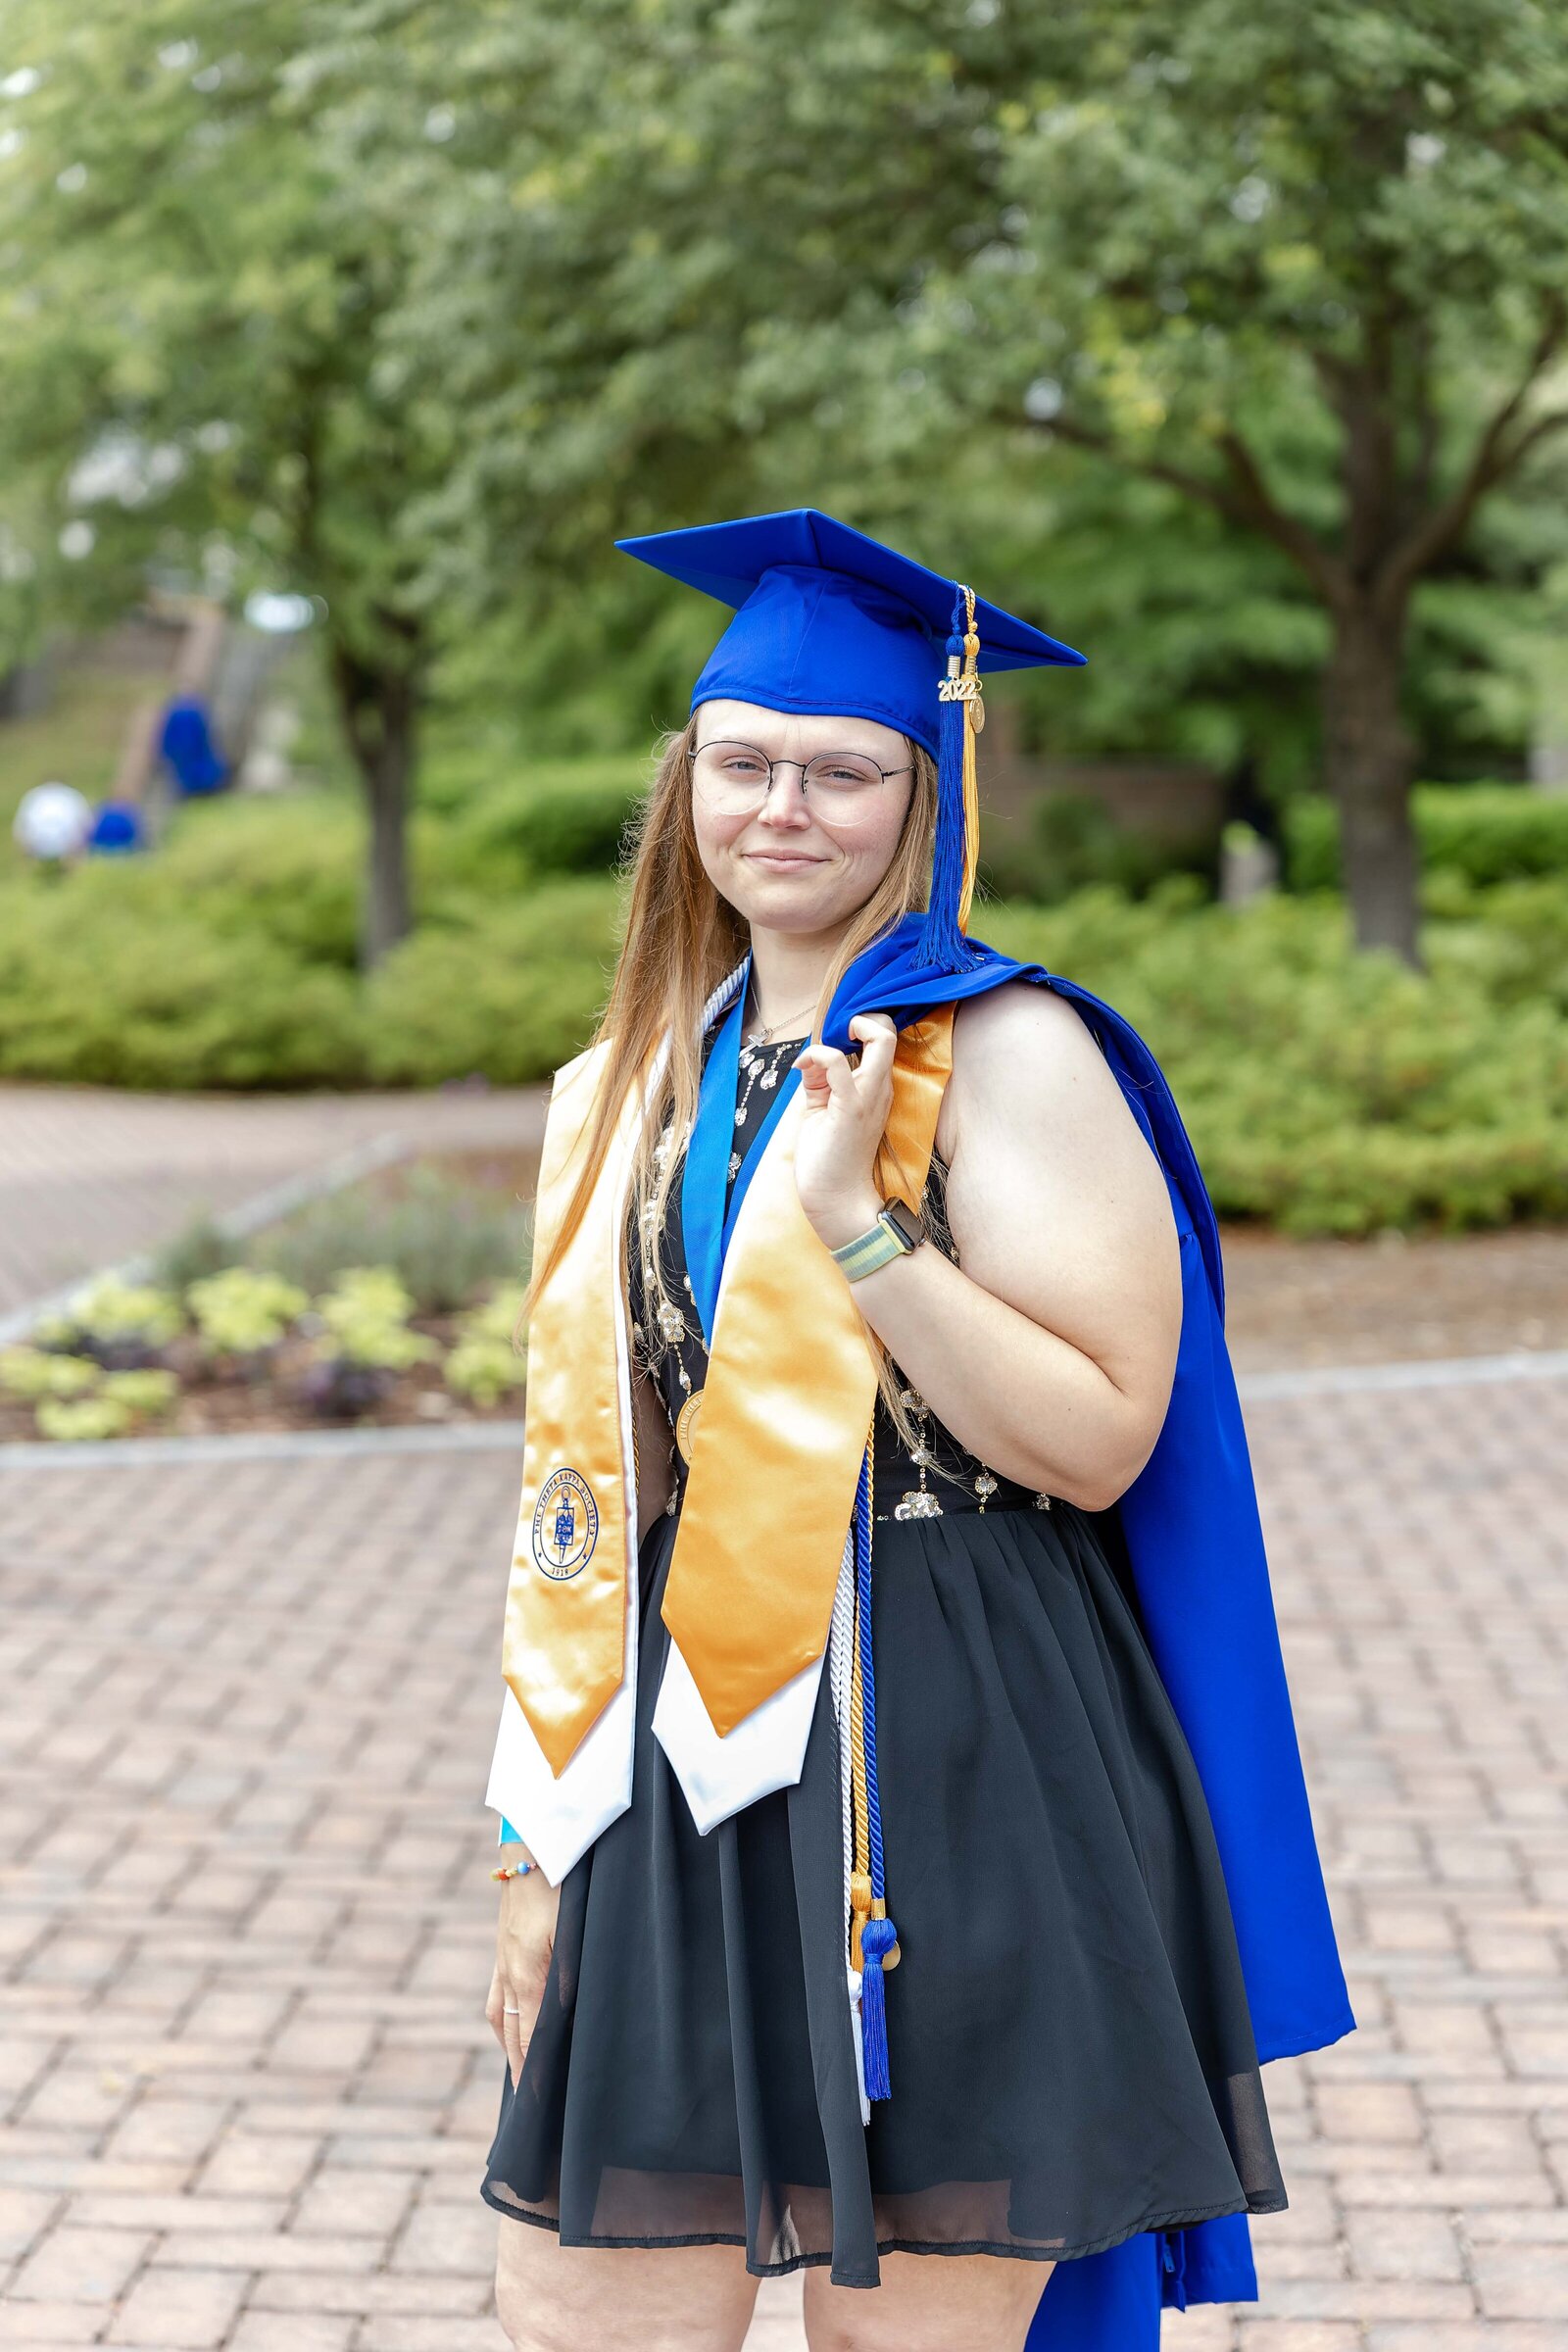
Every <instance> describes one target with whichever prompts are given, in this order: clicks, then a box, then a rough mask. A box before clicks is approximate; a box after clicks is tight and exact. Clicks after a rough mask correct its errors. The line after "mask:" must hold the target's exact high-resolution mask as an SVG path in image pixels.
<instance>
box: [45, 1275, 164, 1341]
mask: <svg viewBox="0 0 1568 2352" xmlns="http://www.w3.org/2000/svg"><path fill="white" fill-rule="evenodd" d="M183 1322H184V1317H183V1315H182V1314H181V1312H180V1306H179V1300H178V1299H175V1298H173V1297H172V1296H171V1295H170V1293H169V1292H167V1291H161V1290H158V1289H155V1288H154V1287H153V1286H152V1285H151V1284H149V1283H131V1282H126V1281H124V1280H123V1277H122V1276H121V1275H119V1274H100V1275H98V1276H96V1277H95V1278H94V1279H93V1280H92V1281H91V1282H87V1283H83V1284H82V1286H81V1288H80V1289H79V1290H76V1291H73V1293H72V1296H71V1298H70V1299H68V1300H67V1302H66V1305H65V1308H64V1310H63V1312H61V1313H60V1314H56V1315H48V1316H45V1317H44V1318H43V1319H42V1320H41V1321H40V1322H39V1323H38V1324H37V1325H36V1327H35V1328H36V1333H37V1337H38V1339H39V1340H40V1341H42V1342H43V1344H44V1345H45V1346H46V1347H54V1348H71V1347H73V1346H83V1345H84V1346H85V1347H86V1348H89V1349H96V1348H113V1347H116V1346H118V1345H120V1344H121V1343H123V1342H127V1341H128V1342H134V1343H137V1344H139V1345H140V1346H142V1347H145V1348H162V1347H165V1346H167V1344H168V1343H169V1341H171V1340H172V1338H173V1337H174V1335H175V1334H176V1332H178V1331H179V1330H180V1329H181V1327H182V1325H183Z"/></svg>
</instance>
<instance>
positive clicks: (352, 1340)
mask: <svg viewBox="0 0 1568 2352" xmlns="http://www.w3.org/2000/svg"><path fill="white" fill-rule="evenodd" d="M413 1309H414V1299H413V1298H412V1297H411V1295H410V1293H409V1292H408V1291H407V1290H406V1289H405V1287H404V1285H403V1283H402V1281H401V1280H400V1278H399V1277H398V1275H397V1274H396V1272H395V1271H394V1270H393V1269H392V1268H391V1267H390V1266H346V1267H345V1268H344V1270H343V1272H342V1273H341V1274H340V1275H339V1276H338V1279H337V1281H336V1282H335V1283H334V1285H333V1286H332V1288H331V1290H329V1291H327V1292H324V1293H323V1294H322V1296H321V1297H320V1298H319V1299H317V1301H316V1305H315V1309H314V1312H315V1315H316V1317H317V1319H318V1320H319V1323H320V1325H321V1327H322V1328H321V1332H320V1336H319V1338H318V1340H317V1342H316V1344H315V1347H314V1348H313V1349H312V1362H311V1365H310V1367H309V1369H308V1371H307V1373H306V1375H305V1384H304V1394H305V1397H306V1399H307V1401H308V1402H309V1403H310V1404H311V1405H312V1406H314V1408H315V1409H316V1411H317V1412H319V1413H323V1414H325V1415H327V1416H328V1417H329V1418H331V1419H334V1420H342V1419H352V1418H353V1417H354V1415H355V1414H357V1413H363V1412H368V1411H369V1410H370V1409H371V1408H372V1407H373V1406H374V1405H376V1404H378V1403H379V1402H380V1401H381V1399H382V1397H385V1396H386V1394H387V1392H388V1391H389V1390H390V1388H391V1387H392V1384H393V1382H394V1380H395V1379H396V1377H397V1375H398V1374H399V1373H400V1372H406V1371H408V1370H409V1368H410V1367H411V1365H414V1364H417V1363H424V1362H427V1361H428V1360H429V1359H430V1358H431V1357H432V1356H438V1355H439V1354H440V1352H441V1349H440V1347H439V1345H438V1343H437V1342H436V1341H434V1340H432V1339H429V1338H427V1337H426V1336H425V1334H424V1333H423V1332H418V1331H411V1330H410V1328H409V1323H408V1318H409V1316H410V1314H411V1313H412V1312H413Z"/></svg>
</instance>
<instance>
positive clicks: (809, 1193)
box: [795, 1012, 899, 1250]
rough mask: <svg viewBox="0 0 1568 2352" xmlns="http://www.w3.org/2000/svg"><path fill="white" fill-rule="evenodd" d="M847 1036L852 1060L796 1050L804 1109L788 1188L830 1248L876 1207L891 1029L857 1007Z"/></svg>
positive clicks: (825, 1051)
mask: <svg viewBox="0 0 1568 2352" xmlns="http://www.w3.org/2000/svg"><path fill="white" fill-rule="evenodd" d="M850 1035H851V1037H853V1038H854V1039H856V1040H857V1042H858V1045H859V1047H860V1054H859V1057H858V1060H857V1061H851V1059H850V1057H849V1055H848V1054H841V1053H840V1052H839V1050H838V1048H837V1047H836V1046H806V1047H803V1048H802V1050H801V1052H800V1053H799V1054H797V1055H796V1067H797V1068H798V1069H799V1070H800V1073H801V1093H802V1095H803V1097H804V1098H805V1103H806V1108H805V1111H804V1113H803V1115H802V1118H801V1125H800V1132H799V1135H798V1137H797V1139H796V1145H795V1185H796V1190H797V1191H798V1192H799V1194H800V1196H801V1206H802V1207H803V1208H804V1209H805V1211H806V1213H807V1215H808V1217H809V1219H810V1221H811V1224H812V1226H813V1227H814V1229H815V1231H816V1232H817V1234H818V1235H819V1236H820V1237H821V1239H822V1240H823V1241H824V1242H825V1243H826V1244H827V1247H828V1248H829V1249H830V1250H837V1249H839V1248H840V1247H841V1246H842V1245H843V1244H844V1243H845V1242H850V1241H853V1240H854V1239H855V1237H856V1235H857V1234H858V1233H864V1232H865V1230H866V1228H867V1226H868V1225H870V1224H872V1223H873V1222H874V1221H875V1218H876V1212H877V1210H878V1209H879V1208H880V1207H881V1205H882V1196H881V1194H880V1193H879V1192H878V1191H877V1189H876V1176H875V1167H876V1153H877V1147H878V1145H879V1144H880V1143H881V1141H882V1135H883V1130H884V1129H885V1128H886V1126H887V1123H888V1113H889V1111H890V1110H891V1109H892V1107H893V1055H894V1053H895V1051H896V1049H897V1046H898V1042H899V1033H898V1030H897V1028H896V1027H895V1025H894V1023H893V1022H892V1020H890V1019H889V1017H888V1015H887V1014H886V1013H885V1012H858V1013H857V1014H856V1016H855V1018H854V1020H852V1021H851V1023H850Z"/></svg>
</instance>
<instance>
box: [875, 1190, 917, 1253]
mask: <svg viewBox="0 0 1568 2352" xmlns="http://www.w3.org/2000/svg"><path fill="white" fill-rule="evenodd" d="M882 1216H883V1218H884V1220H885V1222H886V1223H887V1224H889V1225H894V1226H897V1228H898V1230H899V1232H900V1233H902V1234H903V1236H904V1240H905V1246H906V1248H907V1249H909V1250H917V1249H918V1248H919V1246H920V1244H921V1243H922V1242H923V1241H924V1240H925V1227H924V1226H923V1225H922V1224H921V1222H920V1220H919V1218H918V1217H917V1216H916V1215H915V1213H914V1211H913V1209H912V1208H910V1207H909V1206H908V1205H907V1203H906V1202H905V1201H897V1200H895V1201H883V1203H882Z"/></svg>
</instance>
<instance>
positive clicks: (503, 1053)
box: [366, 879, 617, 1086]
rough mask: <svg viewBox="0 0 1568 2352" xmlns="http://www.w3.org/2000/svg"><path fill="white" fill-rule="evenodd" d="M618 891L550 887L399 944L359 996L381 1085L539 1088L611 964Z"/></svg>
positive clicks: (581, 1025)
mask: <svg viewBox="0 0 1568 2352" xmlns="http://www.w3.org/2000/svg"><path fill="white" fill-rule="evenodd" d="M616 936H617V892H616V888H615V885H614V884H613V882H609V881H589V880H586V879H584V880H581V881H572V882H558V883H555V884H553V885H551V887H550V888H548V889H545V890H539V891H536V892H533V893H531V894H530V895H529V896H528V897H526V898H522V899H518V900H516V901H515V902H514V903H513V904H512V905H510V906H501V907H495V908H492V909H487V910H483V911H478V910H476V911H475V912H474V914H473V918H472V919H471V920H469V921H466V922H464V923H462V924H460V925H455V926H454V927H452V928H450V929H436V928H430V929H427V930H424V931H419V932H416V934H415V936H414V937H413V938H412V939H408V940H405V941H404V943H403V945H402V946H401V947H399V948H398V949H396V950H395V951H394V952H393V954H392V955H391V956H388V957H387V958H386V961H385V962H384V963H383V964H382V965H381V966H380V968H379V969H378V970H377V971H375V972H374V973H372V974H371V976H370V979H369V981H368V985H367V989H366V1053H367V1060H368V1068H369V1074H370V1076H371V1079H372V1080H373V1081H374V1082H375V1083H376V1084H379V1085H382V1086H435V1085H439V1084H440V1082H441V1081H442V1080H443V1079H447V1078H454V1077H466V1076H468V1075H469V1074H470V1073H477V1074H479V1075H481V1076H483V1077H486V1078H488V1079H490V1080H491V1081H492V1083H493V1084H495V1085H497V1086H519V1085H522V1084H524V1083H525V1082H526V1081H527V1080H529V1079H532V1078H547V1077H549V1075H550V1074H551V1072H552V1071H553V1070H555V1069H557V1068H558V1067H559V1066H560V1064H561V1063H562V1062H563V1061H565V1060H567V1059H569V1057H570V1056H571V1055H572V1054H575V1053H577V1052H578V1051H579V1049H580V1048H581V1047H582V1045H583V1043H584V1041H585V1039H586V1037H587V1035H588V1031H589V1029H590V1027H591V1026H592V1022H593V1018H594V1015H595V1013H596V1012H597V1010H598V1008H599V1006H600V1005H602V1004H603V1002H604V998H605V994H606V991H607V989H608V987H609V983H610V974H611V970H612V968H613V961H614V955H615V942H616Z"/></svg>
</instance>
